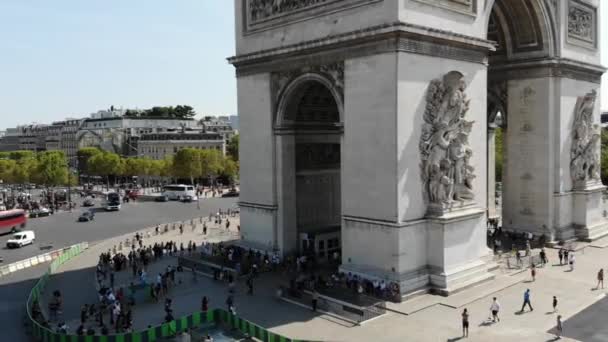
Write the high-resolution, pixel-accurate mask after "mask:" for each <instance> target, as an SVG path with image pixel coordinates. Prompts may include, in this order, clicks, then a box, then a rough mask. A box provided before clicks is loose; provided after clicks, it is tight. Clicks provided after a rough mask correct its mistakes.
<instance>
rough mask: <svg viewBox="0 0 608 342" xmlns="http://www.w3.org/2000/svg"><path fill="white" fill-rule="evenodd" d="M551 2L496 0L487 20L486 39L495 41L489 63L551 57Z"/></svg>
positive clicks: (552, 53)
mask: <svg viewBox="0 0 608 342" xmlns="http://www.w3.org/2000/svg"><path fill="white" fill-rule="evenodd" d="M555 6H556V4H555V2H553V1H551V0H496V1H495V2H494V5H493V7H492V12H491V14H490V20H489V24H488V39H489V40H493V41H496V42H497V44H498V46H497V48H496V51H495V52H493V53H492V55H491V58H490V62H491V64H497V63H498V64H500V63H501V62H503V63H504V62H508V61H515V60H524V59H536V58H542V57H553V56H554V55H555V36H556V34H555V32H554V31H555V30H554V28H555V25H554V20H553V18H554V13H555Z"/></svg>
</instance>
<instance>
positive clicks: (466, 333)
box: [462, 308, 469, 337]
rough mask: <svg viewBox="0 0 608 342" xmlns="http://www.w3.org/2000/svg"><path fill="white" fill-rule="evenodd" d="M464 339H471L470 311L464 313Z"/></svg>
mask: <svg viewBox="0 0 608 342" xmlns="http://www.w3.org/2000/svg"><path fill="white" fill-rule="evenodd" d="M462 337H469V311H468V310H467V309H466V308H465V309H464V311H462Z"/></svg>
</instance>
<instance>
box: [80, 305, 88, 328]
mask: <svg viewBox="0 0 608 342" xmlns="http://www.w3.org/2000/svg"><path fill="white" fill-rule="evenodd" d="M88 314H89V306H88V305H87V304H85V305H83V306H82V308H80V324H85V323H86V322H87V318H88Z"/></svg>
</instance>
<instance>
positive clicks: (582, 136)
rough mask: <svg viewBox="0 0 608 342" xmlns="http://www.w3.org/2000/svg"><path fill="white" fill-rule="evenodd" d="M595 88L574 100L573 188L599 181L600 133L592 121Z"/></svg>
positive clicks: (571, 167)
mask: <svg viewBox="0 0 608 342" xmlns="http://www.w3.org/2000/svg"><path fill="white" fill-rule="evenodd" d="M596 98H597V93H596V91H595V90H593V91H591V92H590V93H588V94H586V95H585V96H581V97H579V98H578V100H577V102H576V108H575V112H574V125H573V129H572V147H571V148H570V158H571V161H570V176H571V177H572V182H573V184H574V186H573V187H574V188H575V189H577V190H578V189H584V188H586V186H587V184H588V183H589V182H591V183H597V182H599V181H600V156H599V153H600V134H599V126H598V125H597V124H594V123H593V113H594V110H595V100H596Z"/></svg>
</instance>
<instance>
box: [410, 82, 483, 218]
mask: <svg viewBox="0 0 608 342" xmlns="http://www.w3.org/2000/svg"><path fill="white" fill-rule="evenodd" d="M465 89H466V82H465V81H464V79H463V75H462V74H461V73H460V72H457V71H452V72H449V73H447V74H446V75H445V76H444V77H443V79H436V80H433V81H431V84H430V85H429V88H428V90H427V95H426V109H425V112H424V124H423V126H422V134H421V138H420V155H421V163H420V168H421V170H420V171H421V176H422V185H423V192H424V197H425V199H426V200H427V202H428V205H429V208H428V211H427V212H428V214H430V215H431V216H442V215H443V214H444V213H446V210H447V211H449V210H450V209H451V208H459V207H464V206H465V205H467V204H472V201H473V200H474V192H473V184H472V183H473V179H474V178H475V175H474V171H475V169H474V168H473V166H471V165H470V158H471V156H472V155H473V150H472V149H471V148H470V146H469V141H468V139H469V135H470V133H471V130H472V128H473V121H467V120H465V115H466V113H467V112H468V110H469V102H470V100H468V99H467V96H466V94H465Z"/></svg>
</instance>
